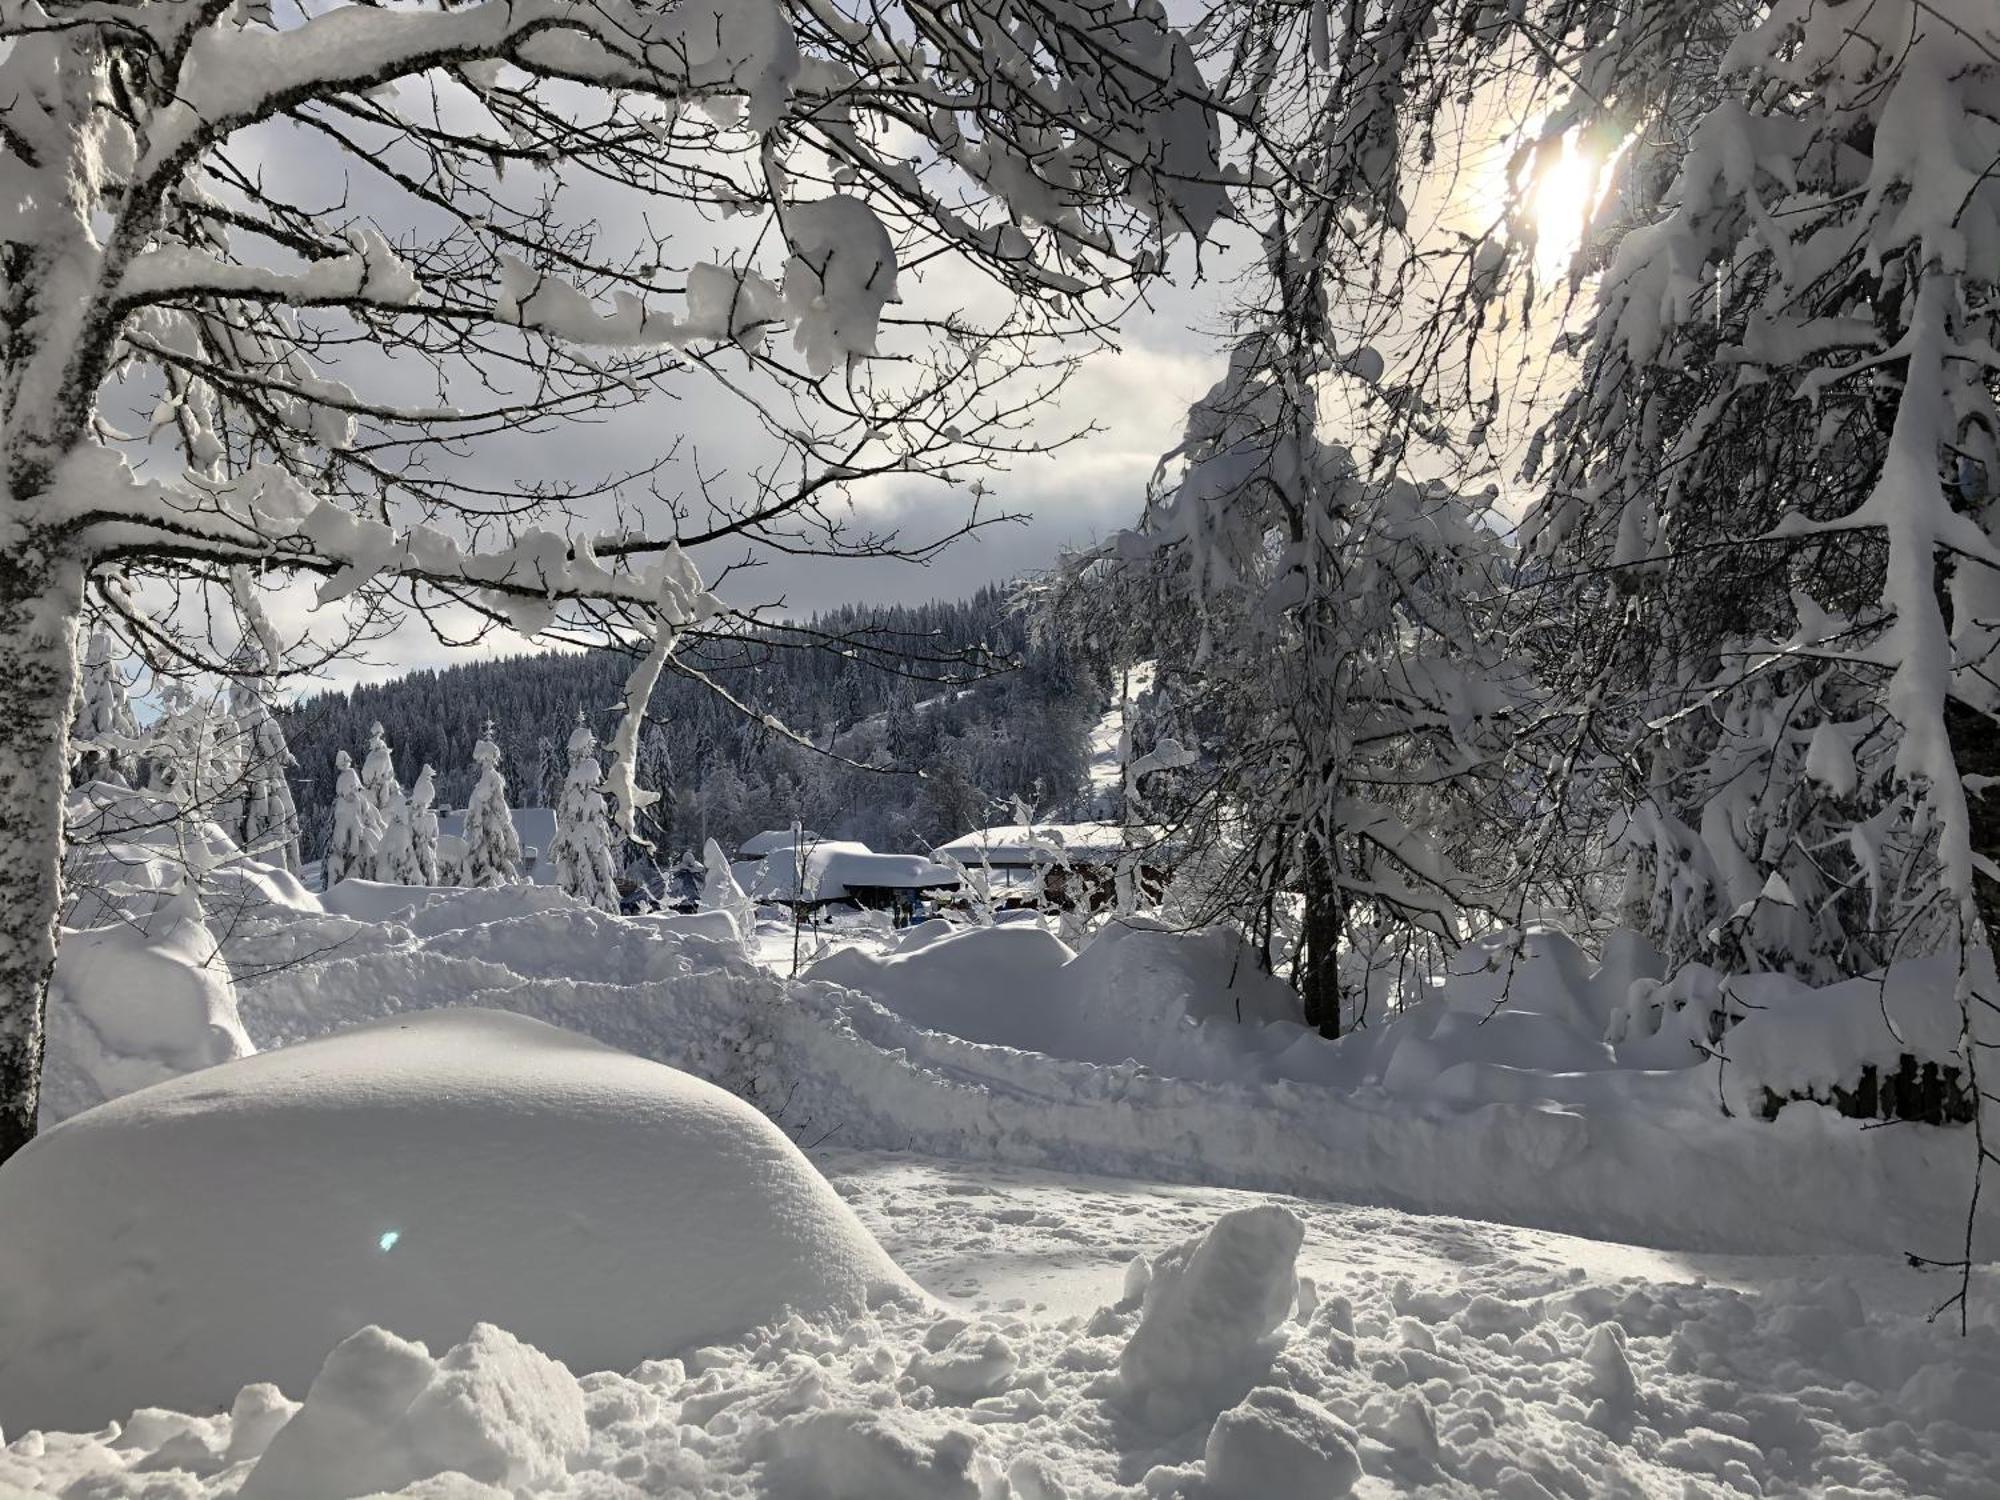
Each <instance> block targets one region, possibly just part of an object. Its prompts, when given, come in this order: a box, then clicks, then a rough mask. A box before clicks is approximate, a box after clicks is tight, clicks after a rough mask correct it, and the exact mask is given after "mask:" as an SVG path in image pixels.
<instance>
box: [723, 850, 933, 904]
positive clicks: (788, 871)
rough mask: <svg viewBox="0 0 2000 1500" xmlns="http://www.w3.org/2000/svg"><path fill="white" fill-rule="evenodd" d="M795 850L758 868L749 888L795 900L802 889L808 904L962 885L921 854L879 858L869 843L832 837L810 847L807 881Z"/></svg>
mask: <svg viewBox="0 0 2000 1500" xmlns="http://www.w3.org/2000/svg"><path fill="white" fill-rule="evenodd" d="M799 863H800V862H799V860H798V859H797V858H796V857H794V855H793V852H792V850H791V849H790V848H785V849H780V850H778V851H777V852H776V853H775V854H774V855H772V856H771V857H770V858H768V859H766V860H765V861H764V863H763V865H762V866H760V867H759V869H758V871H757V874H756V876H755V878H754V879H753V880H752V881H751V883H750V885H749V887H748V889H749V892H750V894H751V895H752V896H754V897H756V898H757V899H758V900H760V901H790V900H794V899H796V898H797V896H798V894H799V893H800V889H801V885H803V894H804V896H805V898H806V899H807V900H813V901H838V900H840V899H841V898H842V897H844V896H848V895H850V894H852V893H853V892H854V891H855V890H857V889H867V888H871V887H873V888H881V887H885V886H886V887H891V888H897V889H903V890H936V889H939V888H941V887H945V886H955V885H957V884H958V872H957V871H955V870H953V869H951V868H950V867H949V866H947V865H941V864H939V863H938V862H937V861H936V860H932V859H926V858H925V857H924V856H923V855H921V854H878V853H876V852H875V851H874V850H873V849H870V848H869V847H868V846H867V845H866V844H859V843H853V842H850V841H847V840H841V839H829V840H825V841H823V842H821V843H818V844H812V845H808V846H807V849H806V856H805V861H804V864H805V871H804V874H805V879H804V881H803V882H801V881H800V879H799V874H800V870H799Z"/></svg>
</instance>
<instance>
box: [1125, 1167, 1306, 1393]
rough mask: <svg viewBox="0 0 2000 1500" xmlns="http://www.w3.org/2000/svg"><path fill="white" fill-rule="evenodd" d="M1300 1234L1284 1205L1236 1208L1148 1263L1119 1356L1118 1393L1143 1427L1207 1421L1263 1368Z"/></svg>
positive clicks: (1287, 1304) (1287, 1303) (1288, 1304)
mask: <svg viewBox="0 0 2000 1500" xmlns="http://www.w3.org/2000/svg"><path fill="white" fill-rule="evenodd" d="M1304 1238H1305V1230H1304V1228H1303V1226H1302V1225H1301V1224H1300V1223H1299V1220H1298V1216H1297V1215H1296V1214H1293V1213H1292V1212H1290V1211H1289V1210H1287V1209H1285V1208H1282V1207H1279V1206H1278V1205H1276V1204H1263V1205H1260V1206H1258V1207H1256V1208H1240V1209H1237V1210H1235V1211H1234V1212H1231V1213H1226V1214H1224V1215H1223V1216H1222V1217H1221V1218H1220V1219H1218V1220H1217V1221H1216V1222H1215V1225H1214V1227H1213V1228H1212V1229H1210V1230H1209V1231H1208V1233H1207V1234H1205V1235H1203V1236H1202V1237H1201V1238H1200V1239H1198V1240H1189V1241H1187V1242H1185V1243H1184V1244H1182V1245H1179V1246H1177V1247H1175V1248H1174V1249H1173V1250H1170V1251H1168V1252H1167V1253H1166V1254H1164V1255H1162V1256H1160V1257H1159V1258H1158V1259H1157V1260H1155V1261H1154V1262H1153V1263H1152V1264H1151V1266H1150V1267H1148V1268H1146V1271H1145V1284H1144V1290H1143V1292H1142V1293H1141V1300H1140V1312H1139V1326H1138V1327H1137V1328H1135V1329H1134V1330H1133V1331H1132V1337H1131V1338H1130V1339H1129V1340H1128V1341H1127V1342H1126V1344H1125V1349H1124V1352H1123V1353H1121V1354H1120V1355H1119V1356H1118V1396H1119V1399H1120V1400H1121V1402H1123V1403H1124V1404H1125V1405H1126V1406H1127V1407H1129V1408H1130V1409H1131V1410H1132V1412H1133V1413H1134V1415H1135V1416H1136V1417H1137V1418H1138V1419H1139V1420H1140V1421H1141V1422H1142V1423H1143V1424H1144V1425H1145V1426H1146V1427H1148V1428H1150V1429H1153V1430H1154V1431H1158V1432H1166V1433H1172V1432H1177V1431H1180V1430H1182V1429H1184V1428H1186V1427H1188V1426H1189V1425H1191V1424H1192V1423H1195V1422H1200V1423H1202V1425H1203V1426H1206V1425H1207V1424H1208V1423H1209V1422H1212V1421H1213V1420H1214V1419H1215V1417H1216V1414H1217V1413H1218V1412H1220V1411H1221V1410H1222V1409H1223V1408H1224V1407H1225V1406H1228V1405H1229V1404H1230V1403H1231V1402H1232V1401H1235V1400H1236V1399H1237V1398H1239V1397H1240V1396H1242V1395H1243V1394H1244V1393H1245V1391H1247V1390H1248V1389H1249V1387H1250V1386H1251V1384H1252V1383H1253V1382H1254V1381H1255V1380H1256V1379H1257V1378H1258V1377H1259V1376H1260V1375H1262V1374H1263V1373H1264V1372H1265V1371H1266V1370H1268V1369H1269V1368H1270V1366H1271V1361H1272V1359H1273V1358H1274V1357H1275V1356H1276V1354H1277V1352H1278V1350H1279V1349H1280V1348H1282V1347H1283V1346H1284V1342H1285V1341H1284V1340H1283V1339H1282V1338H1279V1337H1275V1336H1274V1335H1275V1334H1276V1331H1277V1328H1278V1325H1279V1324H1280V1323H1282V1322H1283V1321H1284V1320H1285V1315H1286V1314H1287V1313H1289V1312H1290V1311H1291V1310H1292V1304H1293V1302H1294V1300H1295V1298H1296V1296H1297V1290H1298V1285H1297V1277H1296V1276H1295V1275H1294V1274H1293V1272H1294V1268H1295V1266H1296V1265H1297V1262H1298V1255H1299V1245H1300V1243H1301V1241H1302V1240H1303V1239H1304ZM1135 1279H1137V1278H1135Z"/></svg>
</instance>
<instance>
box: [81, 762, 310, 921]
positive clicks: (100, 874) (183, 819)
mask: <svg viewBox="0 0 2000 1500" xmlns="http://www.w3.org/2000/svg"><path fill="white" fill-rule="evenodd" d="M64 827H65V830H66V835H67V845H66V848H65V850H64V858H63V885H64V888H65V892H66V895H67V901H66V904H65V908H64V911H63V922H64V924H65V925H66V926H69V927H76V928H87V927H101V926H103V925H104V924H105V923H107V922H116V921H145V920H148V919H150V918H151V917H152V916H153V915H154V913H156V912H157V911H159V909H160V908H161V907H162V906H164V905H166V904H167V903H168V902H169V901H171V900H173V898H174V896H175V894H176V893H177V892H178V891H179V890H180V889H181V887H182V886H184V885H186V884H187V883H189V882H190V881H192V882H194V883H195V885H196V886H197V888H198V889H199V891H200V894H201V897H202V900H203V901H204V902H205V903H206V904H207V905H208V906H209V908H210V909H211V910H214V911H221V912H226V913H228V914H229V917H230V921H231V922H234V921H236V920H238V919H240V918H242V917H244V916H246V915H257V914H261V913H262V912H263V911H264V910H266V909H268V908H271V907H277V908H280V909H283V910H286V911H307V912H309V911H316V910H318V902H317V901H316V900H315V899H314V897H313V895H312V894H311V893H310V892H309V891H307V890H306V888H305V887H304V885H302V884H301V883H300V881H299V878H298V877H297V876H296V875H293V874H292V873H291V872H290V871H289V870H286V869H285V868H284V867H283V866H281V865H273V864H266V863H264V862H263V861H261V860H257V859H252V858H250V857H248V856H246V855H245V854H244V853H243V852H242V851H241V850H240V849H238V848H237V846H236V844H235V842H234V841H233V840H232V839H231V838H230V837H229V835H228V834H227V833H225V832H224V831H223V830H222V828H221V827H220V826H219V825H218V824H216V823H213V822H210V821H209V820H207V819H203V818H190V817H188V816H187V815H186V812H185V810H184V809H183V808H182V807H181V806H180V805H179V804H178V803H176V802H174V801H173V800H172V799H171V798H168V797H162V796H160V795H158V794H157V793H153V792H144V791H137V790H135V789H133V788H131V787H128V786H122V785H118V784H114V783H110V782H102V781H93V782H89V783H87V784H85V785H84V786H81V787H78V788H76V789H75V790H73V791H71V792H70V793H69V794H68V796H67V798H66V800H65V803H64Z"/></svg>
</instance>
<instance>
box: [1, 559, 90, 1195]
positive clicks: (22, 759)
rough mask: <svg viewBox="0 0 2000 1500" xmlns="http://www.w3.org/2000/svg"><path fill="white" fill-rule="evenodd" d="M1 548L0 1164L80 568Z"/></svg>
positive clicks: (9, 1142) (71, 674)
mask: <svg viewBox="0 0 2000 1500" xmlns="http://www.w3.org/2000/svg"><path fill="white" fill-rule="evenodd" d="M36 552H37V549H36V548H35V547H33V546H32V545H26V546H22V547H19V548H18V549H16V548H12V547H10V548H7V549H5V551H4V552H0V1161H5V1160H6V1159H7V1158H8V1157H9V1156H12V1155H13V1154H14V1153H15V1152H16V1151H18V1150H20V1149H21V1147H23V1146H25V1145H26V1144H27V1143H28V1141H29V1139H30V1138H32V1137H33V1135H34V1133H35V1115H36V1110H37V1108H38V1106H39V1104H40V1099H41V1077H42V1046H43V1038H44V1035H45V1032H44V1020H45V1017H46V1009H47V1002H48V987H49V972H50V970H51V969H52V968H53V967H54V965H55V959H56V920H57V915H58V912H59V911H60V908H61V902H62V838H63V826H62V824H63V792H64V789H65V788H66V787H67V786H68V785H69V777H68V773H67V765H66V762H67V759H68V754H69V726H70V721H71V719H72V718H73V717H74V715H75V712H76V690H77V664H76V627H77V621H78V619H79V617H80V616H81V614H82V608H83V569H82V567H81V566H80V565H79V564H77V563H75V562H73V561H70V560H67V559H62V558H53V559H52V558H50V557H48V556H46V555H42V556H37V555H36Z"/></svg>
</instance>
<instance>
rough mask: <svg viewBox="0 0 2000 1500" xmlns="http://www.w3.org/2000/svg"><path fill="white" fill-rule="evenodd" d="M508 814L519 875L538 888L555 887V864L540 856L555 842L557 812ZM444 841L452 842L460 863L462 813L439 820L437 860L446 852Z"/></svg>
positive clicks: (514, 810)
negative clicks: (515, 841)
mask: <svg viewBox="0 0 2000 1500" xmlns="http://www.w3.org/2000/svg"><path fill="white" fill-rule="evenodd" d="M509 811H510V812H511V813H512V814H513V818H514V833H515V835H516V836H517V837H518V838H519V839H520V840H521V873H522V874H523V875H525V876H527V877H528V879H530V880H532V881H534V882H535V883H536V884H537V885H554V884H555V880H556V867H555V862H554V861H553V860H550V859H546V858H544V857H543V856H544V855H545V854H546V853H547V852H548V848H549V845H551V844H553V843H554V842H555V838H556V810H555V809H554V808H552V807H516V808H510V809H509ZM446 839H450V840H452V841H453V843H452V845H451V846H449V849H450V852H455V853H456V854H457V856H458V858H459V859H461V860H463V859H464V857H465V812H464V810H463V809H460V810H459V811H458V812H448V813H443V814H441V815H440V816H439V818H438V854H439V858H440V860H442V859H443V858H444V856H445V855H446V853H447V851H448V846H447V845H446V843H445V840H446Z"/></svg>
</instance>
